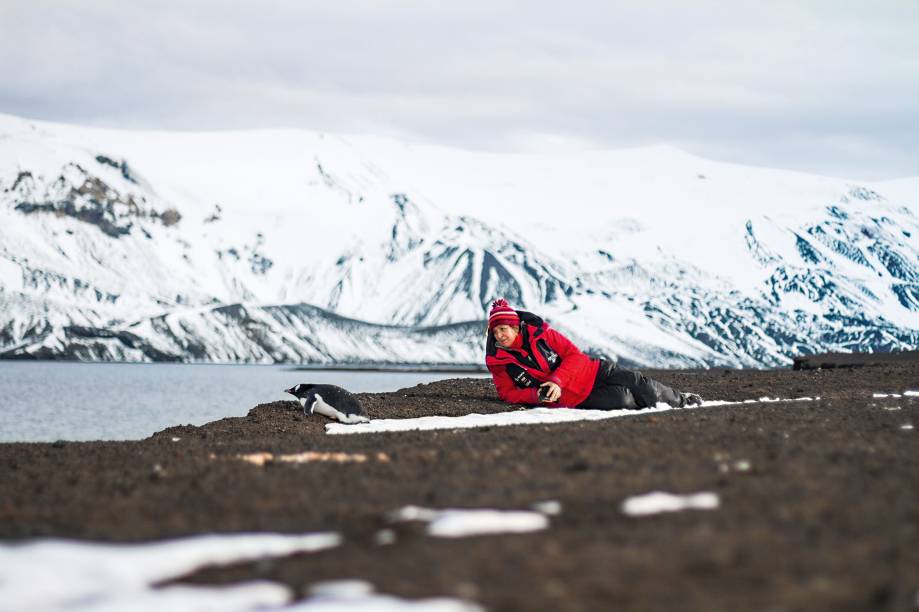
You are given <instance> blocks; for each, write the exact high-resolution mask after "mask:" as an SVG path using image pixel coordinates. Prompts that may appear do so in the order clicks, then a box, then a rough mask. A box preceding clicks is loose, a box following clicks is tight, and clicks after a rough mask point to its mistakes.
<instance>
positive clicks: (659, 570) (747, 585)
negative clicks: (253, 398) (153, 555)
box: [0, 363, 919, 611]
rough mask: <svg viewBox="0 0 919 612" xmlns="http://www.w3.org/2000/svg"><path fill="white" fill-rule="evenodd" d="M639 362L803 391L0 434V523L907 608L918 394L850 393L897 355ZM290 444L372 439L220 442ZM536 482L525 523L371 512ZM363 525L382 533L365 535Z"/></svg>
mask: <svg viewBox="0 0 919 612" xmlns="http://www.w3.org/2000/svg"><path fill="white" fill-rule="evenodd" d="M647 373H648V374H650V375H652V376H654V377H656V378H659V379H660V380H662V381H664V382H666V383H668V384H671V385H674V386H676V387H678V388H680V389H681V390H685V391H694V392H698V393H701V394H702V395H703V396H704V397H705V398H706V399H723V400H742V399H751V398H760V397H763V396H769V397H782V398H794V397H801V396H811V397H816V396H820V397H821V399H820V400H819V401H814V402H794V403H787V404H781V403H779V404H749V405H742V406H724V407H711V408H700V409H693V410H674V411H670V412H663V413H658V414H647V415H642V414H641V413H640V412H639V413H636V414H635V415H634V416H629V417H625V418H617V419H610V420H606V421H598V422H581V423H573V424H558V425H546V426H526V427H492V428H482V429H466V430H444V431H433V432H413V433H393V434H374V435H345V436H327V435H326V434H325V433H324V425H325V424H326V423H327V422H328V421H327V420H325V419H322V418H320V417H315V416H314V417H306V416H304V415H303V414H302V412H301V411H300V409H299V406H298V405H297V404H295V403H294V402H275V403H271V404H262V405H259V406H257V407H255V408H253V409H252V411H251V412H250V413H249V415H248V416H247V417H243V418H232V419H223V420H221V421H217V422H214V423H210V424H208V425H205V426H202V427H191V426H187V427H175V428H170V429H168V430H166V431H163V432H160V433H158V434H156V435H154V436H152V437H151V438H148V439H146V440H142V441H137V442H96V443H55V444H2V445H0V537H2V538H3V539H5V540H7V541H10V540H21V539H30V538H35V537H48V536H53V537H65V538H81V539H90V540H106V541H126V540H127V541H144V540H149V539H158V538H167V537H174V536H181V535H188V534H197V533H208V532H237V531H247V532H248V531H272V532H288V533H301V532H312V531H327V530H332V531H337V532H339V533H341V534H343V536H344V544H343V545H342V546H341V547H338V548H335V549H331V550H328V551H324V552H321V553H316V554H311V555H295V556H292V557H287V558H281V559H275V560H272V561H262V562H258V563H248V564H240V565H236V566H231V567H226V568H213V569H207V570H204V571H201V572H198V573H196V574H195V575H192V576H190V577H188V578H187V579H186V580H187V581H189V582H196V583H223V582H237V581H241V580H244V579H252V578H262V579H270V580H276V581H280V582H283V583H286V584H288V585H290V586H291V587H292V588H293V589H294V592H296V593H304V592H305V589H306V588H307V587H308V586H309V585H310V584H312V583H315V582H318V581H322V580H330V579H343V578H359V579H363V580H367V581H369V582H372V583H373V584H375V585H376V587H377V589H378V591H380V592H383V593H391V594H396V595H401V596H405V597H412V598H414V597H429V596H451V597H460V598H465V599H468V600H471V601H474V602H477V603H480V604H481V605H483V606H485V607H486V608H489V609H492V610H559V609H563V610H604V609H617V610H652V609H653V610H681V611H685V610H706V611H714V610H913V609H915V606H916V605H917V603H919V601H917V597H919V484H917V483H919V430H917V429H915V428H913V429H910V428H908V427H905V426H908V425H914V426H915V425H919V397H908V396H904V397H898V398H897V397H886V398H878V397H873V394H875V393H886V394H890V393H897V394H902V393H903V392H904V391H906V390H910V389H912V390H919V364H917V363H903V364H887V365H875V366H866V367H845V368H835V369H818V370H804V371H792V370H782V371H737V370H709V371H648V372H647ZM308 379H309V373H308V372H304V382H308ZM360 397H361V399H362V400H363V401H364V403H365V405H366V406H367V407H368V409H369V412H370V415H371V417H374V418H404V417H414V416H422V415H432V414H439V415H462V414H467V413H472V412H479V413H482V412H499V411H504V410H508V409H513V408H512V407H509V406H507V405H505V404H502V403H501V402H499V401H498V400H497V398H496V396H495V394H494V390H493V387H492V385H491V382H490V381H488V380H481V379H479V380H476V379H453V380H449V381H443V382H439V383H434V384H430V385H423V386H418V387H413V388H409V389H403V390H401V391H398V392H395V393H386V394H363V395H361V396H360ZM38 401H42V400H38ZM176 438H178V440H176ZM307 450H309V451H322V452H343V453H351V454H353V453H363V454H366V455H367V456H368V457H370V458H371V459H370V460H368V461H365V462H363V463H337V462H330V461H319V462H311V463H306V464H284V463H270V462H269V463H267V464H266V465H264V466H257V465H252V464H250V463H246V462H243V461H240V460H239V459H237V458H236V457H237V455H238V454H243V453H255V452H271V453H274V454H281V453H300V452H303V451H307ZM381 452H382V453H385V455H386V459H387V460H385V461H381V460H378V459H377V457H379V455H378V453H381ZM655 490H661V491H667V492H671V493H696V492H701V491H711V492H715V493H717V494H718V496H719V498H720V502H721V503H720V507H719V508H718V509H715V510H690V511H684V512H679V513H669V514H660V515H655V516H649V517H644V518H633V517H629V516H626V515H624V514H623V513H622V511H621V510H620V504H621V502H622V501H623V500H624V499H626V498H627V497H629V496H633V495H637V494H642V493H647V492H651V491H655ZM546 500H557V501H558V502H560V504H561V512H560V513H559V514H558V515H556V516H553V517H551V519H550V522H551V524H550V527H549V528H548V529H547V530H545V531H541V532H536V533H530V534H508V535H492V536H479V537H469V538H462V539H456V540H450V539H440V538H434V537H431V536H428V535H426V533H425V530H424V525H423V524H419V523H398V524H392V523H391V522H390V521H389V520H388V516H389V514H390V513H391V512H392V511H394V510H396V509H398V508H401V507H403V506H406V505H412V504H413V505H419V506H425V507H429V508H449V507H462V508H502V509H527V508H529V507H530V506H531V505H532V504H533V503H535V502H541V501H546ZM382 529H391V530H393V531H394V533H395V541H394V543H392V544H388V545H381V544H380V542H379V539H378V533H379V532H380V530H382ZM36 588H39V587H38V586H37V585H36Z"/></svg>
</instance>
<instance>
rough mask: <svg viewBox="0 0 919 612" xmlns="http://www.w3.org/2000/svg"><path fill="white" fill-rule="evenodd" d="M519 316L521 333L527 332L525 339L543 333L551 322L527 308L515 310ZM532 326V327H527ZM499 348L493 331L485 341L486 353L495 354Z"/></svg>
mask: <svg viewBox="0 0 919 612" xmlns="http://www.w3.org/2000/svg"><path fill="white" fill-rule="evenodd" d="M514 312H516V313H517V316H518V317H520V333H521V334H526V335H525V336H524V341H526V339H527V336H532V337H533V338H536V337H537V336H540V335H542V332H543V331H544V330H545V329H546V328H547V327H549V324H548V323H546V322H545V321H543V319H542V317H540V316H539V315H535V314H533V313H532V312H527V311H525V310H515V311H514ZM527 328H532V329H527ZM497 350H498V343H497V342H495V336H494V334H492V333H489V334H488V339H487V340H486V341H485V355H486V356H492V357H493V356H494V355H495V354H496V353H497Z"/></svg>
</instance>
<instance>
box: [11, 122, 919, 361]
mask: <svg viewBox="0 0 919 612" xmlns="http://www.w3.org/2000/svg"><path fill="white" fill-rule="evenodd" d="M917 209H919V181H916V180H912V179H905V180H900V181H892V182H890V183H878V184H867V183H856V182H852V181H846V180H842V179H834V178H827V177H819V176H812V175H806V174H801V173H794V172H787V171H781V170H771V169H762V168H749V167H743V166H736V165H731V164H724V163H718V162H713V161H709V160H704V159H700V158H696V157H693V156H690V155H688V154H686V153H683V152H682V151H679V150H677V149H673V148H671V147H649V148H644V149H635V150H627V151H612V152H587V153H575V154H572V153H567V154H559V155H510V154H507V155H495V154H485V153H474V152H469V151H460V150H452V149H447V148H443V147H431V146H422V145H408V144H405V143H400V142H395V141H390V140H385V139H380V138H375V137H365V136H349V137H342V136H328V135H323V134H317V133H312V132H306V131H302V130H263V131H251V132H219V133H164V132H140V131H135V132H131V131H112V130H100V129H90V128H81V127H74V126H66V125H57V124H51V123H43V122H36V121H29V120H25V119H20V118H16V117H10V116H4V115H0V307H2V309H3V312H4V317H3V319H2V320H0V356H3V357H6V358H29V357H32V358H71V359H73V358H76V359H99V360H106V359H113V360H128V361H149V360H174V361H217V362H254V363H272V362H311V363H329V362H342V361H344V362H355V363H356V362H362V361H366V362H393V363H403V362H408V363H478V362H480V361H481V360H482V351H483V346H484V323H483V321H484V318H485V316H486V312H487V308H488V306H489V304H490V302H491V300H492V299H494V298H495V297H498V296H504V297H507V298H508V299H509V300H510V301H511V303H513V304H514V305H516V306H517V307H519V308H522V309H526V310H531V311H533V312H537V313H540V314H542V315H543V316H545V317H546V318H547V319H549V320H550V321H551V322H552V323H553V324H554V325H556V326H558V327H559V328H560V329H562V330H563V331H564V332H565V333H567V334H568V335H569V336H571V337H572V339H574V340H575V341H576V342H578V343H580V344H581V345H582V346H584V347H590V349H591V350H592V351H593V352H596V353H598V354H605V355H608V356H611V357H615V358H617V359H619V360H620V362H622V363H623V364H629V365H641V366H659V367H708V366H716V365H718V366H720V365H724V366H743V367H762V366H774V365H780V364H786V363H789V362H790V359H791V357H792V356H794V355H798V354H802V353H810V352H822V351H827V350H841V351H852V350H863V351H864V350H871V351H888V350H896V349H914V348H915V347H916V346H919V241H917V238H916V236H917V232H919V219H917V216H916V214H915V211H916V210H917Z"/></svg>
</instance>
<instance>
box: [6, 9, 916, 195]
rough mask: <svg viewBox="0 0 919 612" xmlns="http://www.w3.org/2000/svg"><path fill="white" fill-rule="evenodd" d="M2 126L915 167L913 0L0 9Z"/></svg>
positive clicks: (879, 169) (842, 169)
mask: <svg viewBox="0 0 919 612" xmlns="http://www.w3.org/2000/svg"><path fill="white" fill-rule="evenodd" d="M0 24H2V25H0V28H2V29H3V32H2V34H3V35H2V36H0V57H2V58H3V59H2V61H0V79H2V82H3V83H4V86H3V88H2V89H0V111H2V112H8V113H13V114H19V115H24V116H29V117H35V118H42V119H52V120H61V121H72V122H78V123H91V124H102V125H113V126H126V127H139V126H140V127H152V128H179V129H222V128H243V127H269V126H272V127H273V126H299V127H305V128H311V129H319V130H325V131H347V132H375V133H384V134H392V135H400V136H403V137H409V138H413V139H421V140H429V141H435V142H440V143H445V144H452V145H458V146H466V147H474V148H483V149H492V150H508V149H518V148H520V147H530V146H534V147H536V148H543V147H546V146H550V145H551V143H552V142H562V143H565V144H564V146H577V143H583V144H584V146H597V147H620V146H631V145H636V144H650V143H659V142H669V143H673V144H676V145H677V146H683V147H685V148H688V149H689V150H690V151H692V152H694V153H699V154H703V155H713V156H716V157H718V158H719V159H725V160H734V161H739V162H743V163H757V164H766V165H775V166H783V167H791V168H798V169H801V170H806V171H818V172H826V173H831V174H843V175H847V176H851V177H853V178H882V177H892V176H897V175H906V174H912V175H915V174H919V145H917V144H916V143H917V142H919V138H917V136H919V134H917V133H916V132H917V130H919V128H916V127H913V126H917V125H919V110H917V108H919V107H917V106H916V105H915V103H914V101H915V100H916V99H917V98H919V79H916V78H915V75H916V74H919V36H917V33H919V4H916V3H904V2H900V1H898V0H888V1H886V2H875V3H863V2H844V1H841V2H809V3H806V4H803V5H802V4H801V3H795V2H790V1H786V2H773V3H763V2H749V1H746V0H740V1H738V2H732V3H723V2H712V1H697V2H693V3H684V2H677V1H675V0H673V1H664V0H654V1H652V2H647V3H641V4H639V3H625V2H623V3H588V2H573V3H564V4H560V3H549V2H541V1H537V2H526V3H524V2H509V1H491V2H473V3H462V4H458V3H455V4H452V5H443V3H436V4H435V3H423V2H336V3H326V4H325V5H319V4H316V3H301V2H296V1H294V0H290V1H274V2H262V3H226V2H217V1H210V0H207V1H205V0H194V1H190V2H183V3H177V2H173V3H162V2H134V3H127V4H125V3H117V2H114V1H101V0H95V1H93V0H84V1H82V2H80V3H58V2H50V1H48V0H37V1H32V2H12V1H10V0H7V1H6V2H0Z"/></svg>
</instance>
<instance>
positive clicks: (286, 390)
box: [284, 387, 294, 395]
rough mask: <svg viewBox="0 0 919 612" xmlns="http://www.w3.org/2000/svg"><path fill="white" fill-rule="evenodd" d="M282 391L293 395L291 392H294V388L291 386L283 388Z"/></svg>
mask: <svg viewBox="0 0 919 612" xmlns="http://www.w3.org/2000/svg"><path fill="white" fill-rule="evenodd" d="M284 393H290V394H291V395H293V394H294V388H293V387H291V388H290V389H284Z"/></svg>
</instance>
